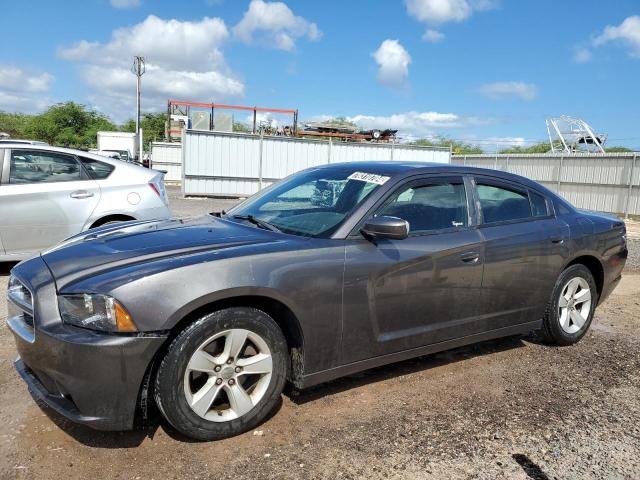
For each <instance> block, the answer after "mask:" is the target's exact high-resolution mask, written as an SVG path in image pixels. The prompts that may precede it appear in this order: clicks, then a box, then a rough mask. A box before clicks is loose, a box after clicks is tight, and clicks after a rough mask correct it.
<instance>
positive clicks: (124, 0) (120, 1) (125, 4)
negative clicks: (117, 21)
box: [111, 0, 140, 8]
mask: <svg viewBox="0 0 640 480" xmlns="http://www.w3.org/2000/svg"><path fill="white" fill-rule="evenodd" d="M111 6H112V7H114V8H135V7H139V6H140V0H111Z"/></svg>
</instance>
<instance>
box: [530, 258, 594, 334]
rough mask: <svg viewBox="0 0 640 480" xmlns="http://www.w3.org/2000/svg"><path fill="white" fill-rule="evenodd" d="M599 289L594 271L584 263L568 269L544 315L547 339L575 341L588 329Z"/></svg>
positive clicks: (544, 330) (563, 273) (560, 279)
mask: <svg viewBox="0 0 640 480" xmlns="http://www.w3.org/2000/svg"><path fill="white" fill-rule="evenodd" d="M597 303H598V293H597V289H596V285H595V281H594V280H593V275H591V272H590V271H589V269H588V268H587V267H585V266H584V265H572V266H570V267H568V268H567V269H565V270H564V271H563V272H562V274H560V277H558V280H557V281H556V285H555V287H554V289H553V293H552V295H551V300H550V301H549V304H548V305H547V310H546V312H545V316H544V319H543V333H544V336H545V337H546V339H547V340H548V341H549V342H551V343H554V344H556V345H572V344H574V343H576V342H578V341H579V340H580V339H581V338H582V337H583V336H584V335H585V333H587V330H588V329H589V326H590V325H591V321H592V320H593V314H594V311H595V307H596V304H597Z"/></svg>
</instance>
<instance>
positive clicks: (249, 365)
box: [155, 308, 288, 440]
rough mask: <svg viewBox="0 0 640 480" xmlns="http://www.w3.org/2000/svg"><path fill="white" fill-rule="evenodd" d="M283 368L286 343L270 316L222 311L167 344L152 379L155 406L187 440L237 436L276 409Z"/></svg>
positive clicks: (245, 310) (244, 310) (250, 311)
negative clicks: (165, 351) (154, 379)
mask: <svg viewBox="0 0 640 480" xmlns="http://www.w3.org/2000/svg"><path fill="white" fill-rule="evenodd" d="M287 366H288V357H287V346H286V341H285V339H284V336H283V335H282V332H281V331H280V329H279V327H278V325H277V324H276V323H275V322H274V321H273V319H272V318H271V317H270V316H268V315H267V314H266V313H264V312H262V311H260V310H256V309H253V308H229V309H224V310H220V311H218V312H215V313H212V314H209V315H206V316H204V317H202V318H200V319H199V320H198V321H196V322H195V323H193V324H192V325H190V326H189V327H188V328H186V329H185V330H184V331H183V332H181V333H180V335H178V336H177V337H176V338H175V339H174V340H173V342H171V345H170V346H169V349H168V351H167V353H166V355H165V357H164V359H163V360H162V362H161V364H160V366H159V368H158V373H157V375H156V385H155V386H156V388H155V398H156V403H157V404H158V407H159V409H160V411H161V412H162V414H163V415H164V416H165V418H166V419H167V421H169V423H171V425H173V426H174V427H175V428H176V429H177V430H178V431H180V432H181V433H183V434H184V435H187V436H189V437H192V438H195V439H198V440H215V439H219V438H224V437H228V436H232V435H237V434H239V433H242V432H244V431H247V430H250V429H251V428H253V427H255V426H256V425H258V424H259V423H260V422H261V421H263V420H264V419H265V418H266V417H267V416H268V415H269V413H271V411H272V410H273V409H274V408H275V406H276V405H277V403H278V401H279V399H280V394H281V392H282V389H283V387H284V383H285V379H286V374H287Z"/></svg>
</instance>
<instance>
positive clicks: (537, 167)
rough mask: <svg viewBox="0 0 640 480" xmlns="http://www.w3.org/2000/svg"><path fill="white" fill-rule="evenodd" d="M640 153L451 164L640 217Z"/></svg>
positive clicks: (480, 158) (475, 158) (468, 158)
mask: <svg viewBox="0 0 640 480" xmlns="http://www.w3.org/2000/svg"><path fill="white" fill-rule="evenodd" d="M639 157H640V155H639V154H638V153H607V154H604V155H603V154H571V155H558V154H555V155H551V154H540V155H535V154H517V155H516V154H514V155H507V154H501V155H454V156H453V157H452V158H451V163H454V164H458V165H468V166H474V167H483V168H493V169H496V170H505V171H508V172H511V173H516V174H518V175H522V176H524V177H528V178H530V179H532V180H536V181H538V182H540V183H542V184H543V185H545V186H546V187H548V188H550V189H551V190H553V191H555V192H556V193H558V194H560V195H562V196H563V197H564V198H566V199H567V200H568V201H570V202H571V203H572V204H573V205H575V206H576V207H578V208H585V209H588V210H598V211H601V212H611V213H623V214H625V215H640V165H638V161H637V160H638V158H639Z"/></svg>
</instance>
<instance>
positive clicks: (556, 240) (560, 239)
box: [551, 237, 564, 245]
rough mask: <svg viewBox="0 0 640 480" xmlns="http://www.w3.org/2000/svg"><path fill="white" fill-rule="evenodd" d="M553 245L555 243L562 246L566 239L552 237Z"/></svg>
mask: <svg viewBox="0 0 640 480" xmlns="http://www.w3.org/2000/svg"><path fill="white" fill-rule="evenodd" d="M551 243H555V244H558V245H561V244H563V243H564V238H562V237H551Z"/></svg>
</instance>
